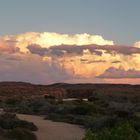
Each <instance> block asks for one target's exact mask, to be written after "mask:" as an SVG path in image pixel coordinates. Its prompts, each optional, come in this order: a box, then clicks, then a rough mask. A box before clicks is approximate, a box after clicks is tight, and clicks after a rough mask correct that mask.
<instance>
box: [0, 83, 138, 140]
mask: <svg viewBox="0 0 140 140" xmlns="http://www.w3.org/2000/svg"><path fill="white" fill-rule="evenodd" d="M55 86H56V85H55ZM57 86H58V85H57ZM82 88H83V87H82ZM122 88H123V86H122ZM69 90H70V88H69ZM88 91H89V92H90V93H89V94H88V101H83V100H82V98H83V97H85V96H84V95H83V93H82V91H80V92H81V93H82V96H80V94H78V96H77V100H75V101H63V100H60V99H59V100H56V99H55V97H53V96H52V95H51V96H44V97H43V96H40V97H38V98H34V99H31V98H26V99H22V100H21V99H19V98H17V97H10V98H8V99H5V100H4V101H1V102H0V106H1V107H2V108H4V110H5V111H7V112H13V113H15V112H16V113H23V114H35V115H43V116H45V117H44V119H51V120H53V121H62V122H68V123H73V124H78V125H81V126H82V127H84V128H86V129H87V132H86V134H85V138H84V140H140V95H139V94H138V88H137V89H135V91H136V92H137V93H129V92H122V93H121V92H120V91H121V89H118V91H119V93H116V91H114V93H113V91H112V90H111V92H108V93H107V92H106V91H109V89H108V90H106V91H105V92H103V91H102V92H99V91H100V90H99V91H98V90H97V91H98V92H97V91H96V92H95V90H93V92H91V91H92V90H91V89H90V90H86V92H88ZM86 92H85V94H86ZM91 93H92V94H91ZM74 94H76V89H74V93H73V92H72V91H71V92H70V95H71V97H72V95H74ZM74 97H76V96H74ZM16 124H17V125H20V124H21V123H16ZM22 126H23V127H22V129H23V131H22V132H24V129H26V130H31V127H29V126H28V127H27V126H26V124H24V123H23V122H22ZM25 126H26V127H25ZM1 127H2V126H1ZM12 127H13V128H12V130H13V134H11V133H10V132H9V133H7V136H10V137H9V138H12V136H13V135H14V134H15V133H17V131H18V132H19V133H20V132H21V128H20V129H19V126H12ZM8 129H9V128H8ZM26 130H25V132H26ZM30 132H31V131H30ZM30 132H29V133H27V134H28V135H30ZM31 134H32V133H31ZM19 135H20V134H19Z"/></svg>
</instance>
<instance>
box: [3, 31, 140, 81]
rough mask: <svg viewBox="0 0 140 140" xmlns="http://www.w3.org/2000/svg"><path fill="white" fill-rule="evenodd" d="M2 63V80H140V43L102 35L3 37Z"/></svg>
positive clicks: (38, 34) (41, 34) (45, 34)
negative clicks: (129, 43) (122, 42)
mask: <svg viewBox="0 0 140 140" xmlns="http://www.w3.org/2000/svg"><path fill="white" fill-rule="evenodd" d="M0 66H1V67H0V75H1V77H0V80H1V81H2V80H17V81H28V82H34V83H45V84H47V83H53V82H76V81H79V82H106V80H107V79H109V78H110V79H111V78H112V79H117V80H119V79H120V78H121V80H122V78H131V79H136V78H137V79H139V78H140V76H139V73H140V72H139V71H140V47H139V42H136V43H135V45H134V46H122V45H121V46H120V45H117V44H114V42H113V41H111V40H106V39H104V38H103V37H102V36H99V35H89V34H76V35H68V34H58V33H49V32H44V33H36V32H29V33H25V34H19V35H15V36H4V37H0ZM137 81H138V80H137ZM139 81H140V80H139ZM111 82H112V81H111Z"/></svg>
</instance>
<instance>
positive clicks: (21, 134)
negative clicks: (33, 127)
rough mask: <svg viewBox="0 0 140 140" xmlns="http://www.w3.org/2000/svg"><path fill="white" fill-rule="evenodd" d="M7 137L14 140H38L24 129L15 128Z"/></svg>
mask: <svg viewBox="0 0 140 140" xmlns="http://www.w3.org/2000/svg"><path fill="white" fill-rule="evenodd" d="M6 136H7V137H9V138H10V139H14V140H37V138H36V136H35V135H34V133H32V132H31V131H29V130H27V129H24V128H15V129H13V130H11V131H9V132H7V134H6Z"/></svg>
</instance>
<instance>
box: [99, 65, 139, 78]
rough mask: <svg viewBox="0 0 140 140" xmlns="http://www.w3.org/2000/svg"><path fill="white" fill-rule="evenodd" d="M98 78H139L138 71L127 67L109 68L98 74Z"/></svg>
mask: <svg viewBox="0 0 140 140" xmlns="http://www.w3.org/2000/svg"><path fill="white" fill-rule="evenodd" d="M98 78H110V79H115V78H116V79H117V78H140V71H138V70H134V69H129V70H127V71H125V70H124V69H122V68H118V69H117V68H113V67H111V68H109V69H107V70H106V71H105V72H104V73H103V74H101V75H100V76H98Z"/></svg>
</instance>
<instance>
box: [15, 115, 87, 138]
mask: <svg viewBox="0 0 140 140" xmlns="http://www.w3.org/2000/svg"><path fill="white" fill-rule="evenodd" d="M17 116H18V117H19V118H20V119H22V120H27V121H30V122H33V123H34V124H35V125H36V126H37V127H38V129H39V130H38V131H36V132H35V134H36V136H37V138H38V140H82V138H83V135H84V133H85V130H84V129H83V128H80V127H79V126H78V125H72V124H68V123H63V122H53V121H50V120H44V119H43V117H40V116H34V115H23V114H18V115H17Z"/></svg>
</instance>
